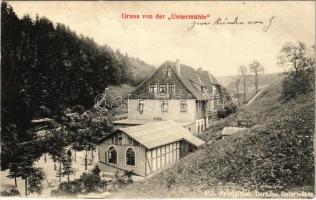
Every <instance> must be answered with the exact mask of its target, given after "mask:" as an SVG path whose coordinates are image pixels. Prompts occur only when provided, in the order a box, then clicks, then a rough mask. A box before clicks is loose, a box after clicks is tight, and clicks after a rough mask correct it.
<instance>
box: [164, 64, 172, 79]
mask: <svg viewBox="0 0 316 200" xmlns="http://www.w3.org/2000/svg"><path fill="white" fill-rule="evenodd" d="M163 77H164V78H170V77H171V67H167V68H165V69H164V70H163Z"/></svg>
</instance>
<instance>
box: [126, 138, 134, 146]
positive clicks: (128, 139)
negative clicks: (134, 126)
mask: <svg viewBox="0 0 316 200" xmlns="http://www.w3.org/2000/svg"><path fill="white" fill-rule="evenodd" d="M127 144H128V145H133V139H132V138H131V137H128V136H127Z"/></svg>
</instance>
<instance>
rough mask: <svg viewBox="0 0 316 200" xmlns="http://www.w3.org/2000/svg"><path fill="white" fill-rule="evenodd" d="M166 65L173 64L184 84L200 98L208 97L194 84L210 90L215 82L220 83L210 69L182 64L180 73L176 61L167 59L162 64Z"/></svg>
mask: <svg viewBox="0 0 316 200" xmlns="http://www.w3.org/2000/svg"><path fill="white" fill-rule="evenodd" d="M165 65H169V66H171V67H172V69H173V70H174V72H175V73H176V74H177V76H178V77H179V79H180V80H181V82H182V83H183V84H184V86H185V87H186V88H187V89H188V90H189V91H190V92H191V93H192V94H193V95H194V96H195V97H197V98H199V99H205V98H208V97H207V96H205V95H204V94H202V93H201V91H200V90H199V89H198V88H196V87H195V86H194V84H196V85H199V86H203V87H206V88H207V89H208V91H209V92H211V91H212V89H213V88H212V85H213V84H216V85H217V84H218V82H217V80H216V79H215V78H214V76H213V75H212V74H211V73H210V72H209V71H203V70H194V69H193V68H192V67H189V66H187V65H183V64H180V74H178V73H177V70H176V63H175V62H171V61H167V62H165V63H163V64H162V66H165ZM193 83H194V84H193Z"/></svg>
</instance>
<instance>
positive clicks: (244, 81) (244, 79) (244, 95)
mask: <svg viewBox="0 0 316 200" xmlns="http://www.w3.org/2000/svg"><path fill="white" fill-rule="evenodd" d="M245 102H246V79H244V103H245Z"/></svg>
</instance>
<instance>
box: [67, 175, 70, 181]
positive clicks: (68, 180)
mask: <svg viewBox="0 0 316 200" xmlns="http://www.w3.org/2000/svg"><path fill="white" fill-rule="evenodd" d="M67 181H68V183H69V182H70V179H69V174H68V176H67Z"/></svg>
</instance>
